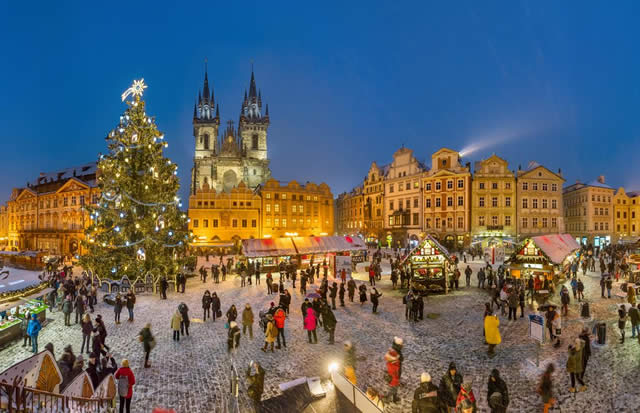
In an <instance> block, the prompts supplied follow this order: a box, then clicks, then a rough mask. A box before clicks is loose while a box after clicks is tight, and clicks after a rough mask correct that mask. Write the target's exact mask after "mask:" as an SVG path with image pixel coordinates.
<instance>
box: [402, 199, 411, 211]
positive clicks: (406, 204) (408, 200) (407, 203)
mask: <svg viewBox="0 0 640 413" xmlns="http://www.w3.org/2000/svg"><path fill="white" fill-rule="evenodd" d="M404 207H405V209H411V200H410V199H405V201H404Z"/></svg>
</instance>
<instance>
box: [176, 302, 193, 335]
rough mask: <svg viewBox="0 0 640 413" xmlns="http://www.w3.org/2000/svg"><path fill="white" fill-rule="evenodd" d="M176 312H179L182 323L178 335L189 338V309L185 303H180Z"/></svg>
mask: <svg viewBox="0 0 640 413" xmlns="http://www.w3.org/2000/svg"><path fill="white" fill-rule="evenodd" d="M178 311H180V315H182V323H180V333H181V334H182V335H183V336H184V335H185V334H186V335H187V337H188V336H189V324H190V323H191V320H190V319H189V307H187V305H186V304H185V303H180V305H179V306H178Z"/></svg>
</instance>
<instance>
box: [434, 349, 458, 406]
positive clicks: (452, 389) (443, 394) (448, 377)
mask: <svg viewBox="0 0 640 413" xmlns="http://www.w3.org/2000/svg"><path fill="white" fill-rule="evenodd" d="M461 386H462V374H460V373H458V369H457V368H456V363H454V362H453V361H452V362H451V363H449V370H448V371H447V373H446V374H445V375H444V376H443V377H442V380H440V389H439V390H440V400H442V402H443V404H444V405H445V407H447V410H449V411H450V410H451V409H452V408H454V407H456V400H457V398H458V394H460V388H461Z"/></svg>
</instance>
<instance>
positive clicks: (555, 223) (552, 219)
mask: <svg viewBox="0 0 640 413" xmlns="http://www.w3.org/2000/svg"><path fill="white" fill-rule="evenodd" d="M557 226H558V218H551V227H552V228H555V227H557Z"/></svg>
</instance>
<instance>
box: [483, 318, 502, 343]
mask: <svg viewBox="0 0 640 413" xmlns="http://www.w3.org/2000/svg"><path fill="white" fill-rule="evenodd" d="M498 326H500V320H498V317H496V316H495V315H489V316H486V317H485V318H484V336H485V339H486V340H487V343H489V344H500V343H501V342H502V339H501V338H500V330H498Z"/></svg>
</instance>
